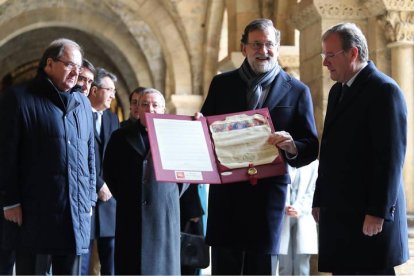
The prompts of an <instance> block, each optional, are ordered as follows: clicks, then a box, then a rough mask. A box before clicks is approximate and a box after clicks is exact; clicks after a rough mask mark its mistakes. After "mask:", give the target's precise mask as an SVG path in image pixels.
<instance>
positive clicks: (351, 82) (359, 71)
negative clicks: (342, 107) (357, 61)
mask: <svg viewBox="0 0 414 276" xmlns="http://www.w3.org/2000/svg"><path fill="white" fill-rule="evenodd" d="M367 65H368V62H364V63H362V66H361V69H359V70H358V72H356V73H355V75H354V76H353V77H352V78H351V79H350V80H349V81H347V82H346V83H345V84H346V85H348V87H351V85H352V84H353V83H354V81H355V79H356V77H357V76H358V75H359V73H361V71H362V69H364V68H365V67H366V66H367Z"/></svg>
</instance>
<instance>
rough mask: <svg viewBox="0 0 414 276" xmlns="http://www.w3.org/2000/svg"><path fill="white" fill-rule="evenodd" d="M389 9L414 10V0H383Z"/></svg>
mask: <svg viewBox="0 0 414 276" xmlns="http://www.w3.org/2000/svg"><path fill="white" fill-rule="evenodd" d="M382 2H384V5H385V7H386V9H387V10H399V11H401V10H405V11H414V0H382Z"/></svg>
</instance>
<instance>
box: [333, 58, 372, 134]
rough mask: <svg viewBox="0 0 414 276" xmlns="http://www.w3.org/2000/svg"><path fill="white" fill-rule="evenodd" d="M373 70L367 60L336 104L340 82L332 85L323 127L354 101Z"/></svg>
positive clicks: (362, 90) (361, 91)
mask: <svg viewBox="0 0 414 276" xmlns="http://www.w3.org/2000/svg"><path fill="white" fill-rule="evenodd" d="M374 70H375V67H374V65H373V63H371V62H368V65H367V66H366V67H365V68H364V69H363V70H362V71H361V72H360V73H359V75H358V76H357V77H356V79H355V81H354V82H353V83H352V85H351V87H349V89H348V91H347V93H346V95H344V96H343V99H342V102H341V103H340V104H336V103H337V101H338V99H337V98H338V97H339V93H340V92H341V89H342V87H341V85H342V84H341V83H337V84H335V85H334V86H333V87H332V91H331V93H333V95H332V99H329V100H328V108H327V112H326V118H325V128H326V127H328V126H330V125H331V124H332V123H333V122H334V121H335V120H336V119H337V118H338V117H339V116H340V115H341V114H342V113H343V112H344V111H345V110H346V109H347V108H349V106H350V105H351V104H352V102H354V101H355V100H356V99H357V98H358V97H359V96H360V95H361V94H362V93H363V92H364V86H365V83H366V82H367V80H368V79H369V76H370V75H371V73H372V72H373V71H374Z"/></svg>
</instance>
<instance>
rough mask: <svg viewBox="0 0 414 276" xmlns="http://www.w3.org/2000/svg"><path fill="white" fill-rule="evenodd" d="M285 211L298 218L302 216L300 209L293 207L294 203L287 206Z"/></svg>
mask: <svg viewBox="0 0 414 276" xmlns="http://www.w3.org/2000/svg"><path fill="white" fill-rule="evenodd" d="M285 213H286V215H287V216H289V217H294V218H297V217H299V216H300V213H299V211H298V210H297V209H296V208H295V207H293V206H292V205H288V206H286V207H285Z"/></svg>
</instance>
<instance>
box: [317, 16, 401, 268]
mask: <svg viewBox="0 0 414 276" xmlns="http://www.w3.org/2000/svg"><path fill="white" fill-rule="evenodd" d="M322 51H323V52H322V57H323V65H324V66H326V67H327V68H328V70H329V73H330V76H331V79H332V80H334V81H337V83H336V84H334V85H333V86H332V88H331V91H330V92H329V98H328V107H327V112H326V118H325V124H324V130H323V135H322V142H321V153H320V163H319V176H318V179H317V182H316V190H315V194H314V199H313V207H314V208H313V211H312V213H313V216H314V218H315V220H316V222H319V270H320V271H326V272H332V273H333V274H337V275H338V274H348V275H363V274H365V275H366V274H372V275H384V274H385V275H391V274H395V271H394V266H396V265H399V264H402V263H404V262H405V261H407V259H408V241H407V239H408V234H407V218H406V210H405V196H404V188H403V179H402V169H403V163H404V156H405V150H406V143H407V109H406V104H405V100H404V97H403V94H402V92H401V90H400V88H399V87H398V85H397V83H396V82H395V81H394V80H393V79H391V78H390V77H388V76H386V75H385V74H383V73H382V72H380V71H379V70H377V69H376V67H375V65H374V63H373V62H372V61H369V60H368V46H367V42H366V39H365V36H364V35H363V33H362V32H361V30H360V29H359V28H358V27H357V26H356V25H355V24H351V23H345V24H339V25H336V26H333V27H332V28H330V29H329V30H328V31H326V32H325V33H324V35H323V36H322Z"/></svg>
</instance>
